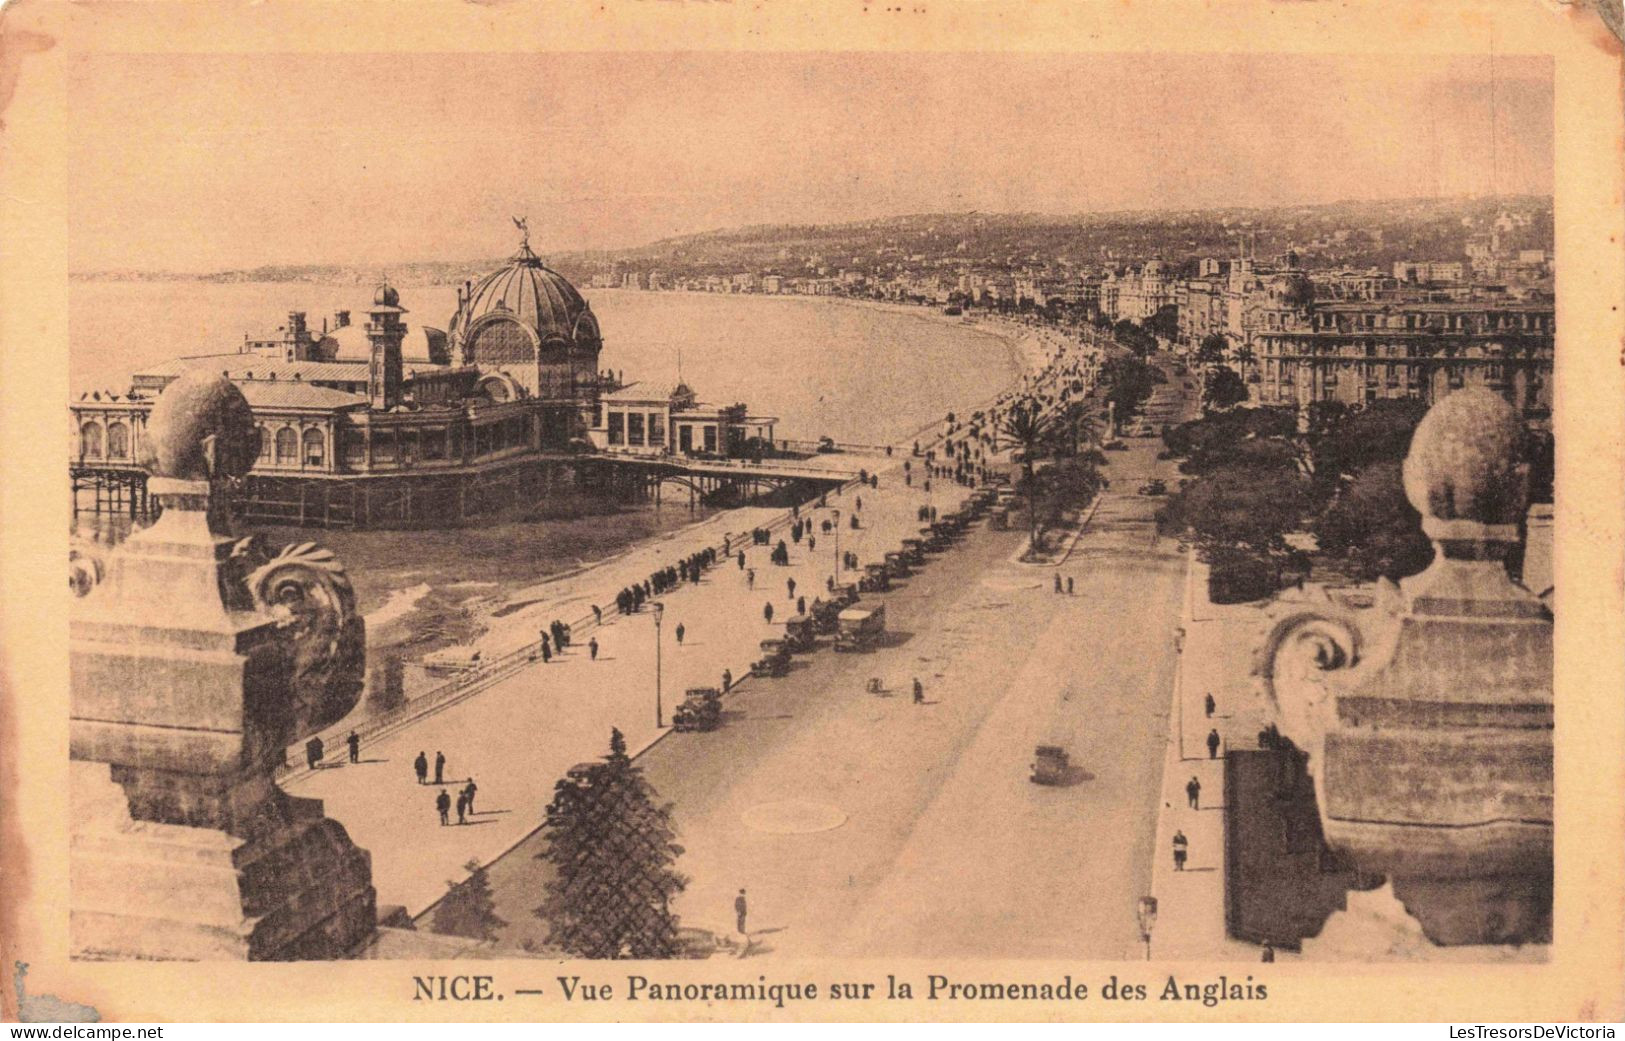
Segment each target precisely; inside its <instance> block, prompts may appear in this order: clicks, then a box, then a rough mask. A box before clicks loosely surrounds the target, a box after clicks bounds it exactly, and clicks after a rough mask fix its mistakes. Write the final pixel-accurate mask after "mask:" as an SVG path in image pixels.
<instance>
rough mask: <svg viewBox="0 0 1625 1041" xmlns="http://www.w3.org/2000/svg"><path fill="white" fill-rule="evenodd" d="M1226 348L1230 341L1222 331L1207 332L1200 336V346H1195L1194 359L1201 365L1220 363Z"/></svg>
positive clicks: (1227, 348) (1228, 346) (1228, 348)
mask: <svg viewBox="0 0 1625 1041" xmlns="http://www.w3.org/2000/svg"><path fill="white" fill-rule="evenodd" d="M1228 350H1230V341H1229V340H1228V339H1226V338H1225V335H1224V333H1208V334H1207V335H1206V336H1204V337H1202V344H1201V346H1199V347H1197V348H1196V360H1197V361H1199V362H1201V363H1202V364H1203V365H1221V364H1223V363H1224V356H1225V352H1227V351H1228Z"/></svg>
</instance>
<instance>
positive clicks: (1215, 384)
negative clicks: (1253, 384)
mask: <svg viewBox="0 0 1625 1041" xmlns="http://www.w3.org/2000/svg"><path fill="white" fill-rule="evenodd" d="M1246 400H1247V384H1245V383H1243V382H1242V379H1241V377H1240V376H1238V375H1236V370H1235V369H1232V368H1230V367H1229V366H1228V365H1220V366H1218V367H1217V368H1215V369H1213V370H1212V371H1210V372H1209V373H1208V374H1207V379H1206V380H1204V381H1203V382H1202V408H1203V410H1205V411H1207V412H1218V411H1222V410H1224V409H1227V408H1231V407H1232V406H1235V405H1239V404H1241V403H1242V402H1243V401H1246Z"/></svg>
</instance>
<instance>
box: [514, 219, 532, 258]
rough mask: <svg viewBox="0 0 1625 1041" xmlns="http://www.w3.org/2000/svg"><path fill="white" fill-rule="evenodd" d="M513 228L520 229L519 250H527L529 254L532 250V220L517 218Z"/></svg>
mask: <svg viewBox="0 0 1625 1041" xmlns="http://www.w3.org/2000/svg"><path fill="white" fill-rule="evenodd" d="M513 226H514V227H516V228H518V229H519V248H520V249H522V250H525V251H526V252H529V250H530V218H529V217H515V218H514V219H513Z"/></svg>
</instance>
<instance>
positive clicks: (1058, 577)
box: [1055, 571, 1061, 593]
mask: <svg viewBox="0 0 1625 1041" xmlns="http://www.w3.org/2000/svg"><path fill="white" fill-rule="evenodd" d="M1060 591H1061V573H1060V572H1059V571H1057V572H1056V573H1055V592H1056V593H1059V592H1060Z"/></svg>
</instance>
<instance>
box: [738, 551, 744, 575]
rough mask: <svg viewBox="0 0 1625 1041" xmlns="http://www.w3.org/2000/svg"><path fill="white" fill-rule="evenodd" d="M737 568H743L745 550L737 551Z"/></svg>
mask: <svg viewBox="0 0 1625 1041" xmlns="http://www.w3.org/2000/svg"><path fill="white" fill-rule="evenodd" d="M739 570H741V571H743V570H745V551H744V550H740V551H739Z"/></svg>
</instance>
